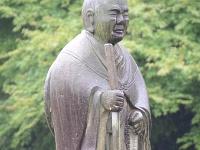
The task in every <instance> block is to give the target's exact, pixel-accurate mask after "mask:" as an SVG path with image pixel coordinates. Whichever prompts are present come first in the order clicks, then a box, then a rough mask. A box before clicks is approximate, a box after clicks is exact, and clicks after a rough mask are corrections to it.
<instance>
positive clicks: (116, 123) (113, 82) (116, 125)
mask: <svg viewBox="0 0 200 150" xmlns="http://www.w3.org/2000/svg"><path fill="white" fill-rule="evenodd" d="M104 48H105V55H106V63H107V69H108V79H109V84H110V88H111V90H116V89H118V86H119V85H118V77H117V68H116V65H115V55H114V50H113V45H112V44H110V43H108V44H105V45H104ZM111 143H112V150H120V118H119V112H112V142H111Z"/></svg>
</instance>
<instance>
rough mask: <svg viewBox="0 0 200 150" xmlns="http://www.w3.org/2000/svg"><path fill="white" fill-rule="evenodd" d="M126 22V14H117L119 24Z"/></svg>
mask: <svg viewBox="0 0 200 150" xmlns="http://www.w3.org/2000/svg"><path fill="white" fill-rule="evenodd" d="M123 22H124V16H123V15H122V14H121V13H120V14H118V15H117V24H121V23H123Z"/></svg>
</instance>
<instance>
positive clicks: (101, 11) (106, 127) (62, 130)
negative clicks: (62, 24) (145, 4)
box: [44, 0, 151, 150]
mask: <svg viewBox="0 0 200 150" xmlns="http://www.w3.org/2000/svg"><path fill="white" fill-rule="evenodd" d="M82 18H83V23H84V27H85V30H83V31H82V32H81V34H79V35H78V36H76V37H75V38H74V39H73V40H72V41H71V42H70V43H68V44H67V45H66V46H65V47H64V48H63V49H62V50H61V52H60V53H59V55H58V57H57V58H56V60H55V62H54V63H53V64H52V66H51V67H50V69H49V72H48V75H47V78H46V82H45V93H44V101H45V112H46V117H47V121H48V124H49V127H50V129H51V131H52V133H53V134H54V135H55V141H56V150H112V146H111V143H112V142H111V140H110V139H111V138H112V129H111V128H112V126H111V125H110V122H111V121H110V119H111V117H110V116H111V115H110V114H111V112H119V114H120V130H121V131H120V148H121V150H135V149H136V147H137V149H138V150H150V149H151V147H150V142H149V134H150V133H149V132H150V128H151V127H150V126H151V117H150V108H149V100H148V94H147V90H146V85H145V82H144V79H143V77H142V75H141V72H140V70H139V68H138V66H137V64H136V63H135V61H134V59H133V58H132V56H131V55H130V53H129V52H128V51H127V50H126V49H125V48H124V47H123V46H122V45H121V44H120V43H119V42H120V41H121V40H122V39H123V38H124V36H125V34H126V31H127V27H128V23H129V17H128V6H127V1H126V0H85V1H84V3H83V9H82ZM106 43H111V44H112V45H113V47H114V51H115V61H116V67H117V75H118V81H119V87H120V88H119V89H118V90H110V86H109V81H108V75H107V74H108V70H107V67H106V60H105V52H104V44H106ZM135 137H137V138H135ZM134 138H135V139H136V140H137V141H131V140H132V139H134ZM131 142H135V143H136V144H137V145H138V146H136V147H131V144H130V143H131ZM112 144H115V143H112Z"/></svg>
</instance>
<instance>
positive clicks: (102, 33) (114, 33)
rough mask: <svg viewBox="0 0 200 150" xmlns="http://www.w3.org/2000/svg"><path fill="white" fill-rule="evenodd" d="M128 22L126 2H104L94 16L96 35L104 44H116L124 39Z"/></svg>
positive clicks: (116, 0)
mask: <svg viewBox="0 0 200 150" xmlns="http://www.w3.org/2000/svg"><path fill="white" fill-rule="evenodd" d="M128 22H129V18H128V6H127V1H126V0H106V1H103V0H102V1H101V2H99V6H98V9H96V11H95V15H94V28H95V29H94V35H95V36H97V37H98V38H99V39H101V40H102V41H103V42H104V43H112V44H116V43H118V42H119V41H121V40H122V39H123V38H124V36H125V34H126V31H127V27H128Z"/></svg>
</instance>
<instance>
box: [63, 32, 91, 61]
mask: <svg viewBox="0 0 200 150" xmlns="http://www.w3.org/2000/svg"><path fill="white" fill-rule="evenodd" d="M91 48H92V45H91V42H90V41H89V40H88V38H87V36H86V34H84V33H83V32H82V33H81V34H79V35H77V36H76V37H75V38H74V39H73V40H71V41H70V42H69V43H68V44H67V45H66V46H65V47H64V48H63V49H62V50H61V53H70V54H71V53H72V54H74V55H76V56H81V57H82V56H84V55H87V53H88V52H89V49H91Z"/></svg>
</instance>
